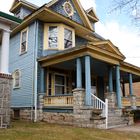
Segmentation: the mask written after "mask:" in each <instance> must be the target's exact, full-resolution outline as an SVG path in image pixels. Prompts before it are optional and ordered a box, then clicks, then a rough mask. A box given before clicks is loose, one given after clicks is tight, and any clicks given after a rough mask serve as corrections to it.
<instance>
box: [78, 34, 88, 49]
mask: <svg viewBox="0 0 140 140" xmlns="http://www.w3.org/2000/svg"><path fill="white" fill-rule="evenodd" d="M87 42H88V40H86V39H84V38H81V37H79V36H76V37H75V45H76V47H80V46H81V45H85V44H87Z"/></svg>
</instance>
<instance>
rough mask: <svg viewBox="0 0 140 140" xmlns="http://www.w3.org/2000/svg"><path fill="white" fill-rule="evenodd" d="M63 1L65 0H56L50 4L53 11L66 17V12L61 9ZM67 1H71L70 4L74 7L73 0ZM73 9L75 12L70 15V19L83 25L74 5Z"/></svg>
mask: <svg viewBox="0 0 140 140" xmlns="http://www.w3.org/2000/svg"><path fill="white" fill-rule="evenodd" d="M65 1H66V0H60V1H58V2H57V3H56V4H54V5H52V6H51V9H52V10H54V11H55V12H57V13H59V14H61V15H64V16H66V17H67V14H66V13H65V11H64V9H63V4H64V2H65ZM69 1H70V2H71V4H72V6H73V7H74V4H73V2H72V1H71V0H69ZM74 11H75V13H74V15H73V16H72V17H71V19H72V20H74V21H76V22H78V23H80V24H82V25H83V22H82V20H81V18H80V16H79V14H78V12H77V10H76V8H75V7H74Z"/></svg>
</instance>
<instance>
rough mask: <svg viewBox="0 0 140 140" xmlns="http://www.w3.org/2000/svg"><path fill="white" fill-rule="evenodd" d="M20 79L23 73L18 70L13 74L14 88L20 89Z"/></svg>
mask: <svg viewBox="0 0 140 140" xmlns="http://www.w3.org/2000/svg"><path fill="white" fill-rule="evenodd" d="M20 78H21V72H20V70H16V71H15V72H14V73H13V88H14V89H16V88H20Z"/></svg>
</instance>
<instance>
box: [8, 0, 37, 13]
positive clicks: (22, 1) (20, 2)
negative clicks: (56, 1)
mask: <svg viewBox="0 0 140 140" xmlns="http://www.w3.org/2000/svg"><path fill="white" fill-rule="evenodd" d="M22 5H23V6H25V7H27V8H28V9H31V10H32V11H34V10H36V9H37V8H39V7H38V6H37V5H35V4H32V3H30V2H28V1H26V0H14V2H13V4H12V6H11V8H10V10H9V11H10V12H14V11H15V10H17V9H18V8H19V7H21V6H22Z"/></svg>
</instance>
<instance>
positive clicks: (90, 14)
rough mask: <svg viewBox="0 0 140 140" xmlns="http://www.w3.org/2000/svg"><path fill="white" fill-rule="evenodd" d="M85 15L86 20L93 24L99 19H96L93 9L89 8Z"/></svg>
mask: <svg viewBox="0 0 140 140" xmlns="http://www.w3.org/2000/svg"><path fill="white" fill-rule="evenodd" d="M86 13H87V16H88V18H89V19H90V20H92V21H93V22H97V21H99V19H98V17H97V15H96V13H95V11H94V9H93V8H90V9H88V10H86Z"/></svg>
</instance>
